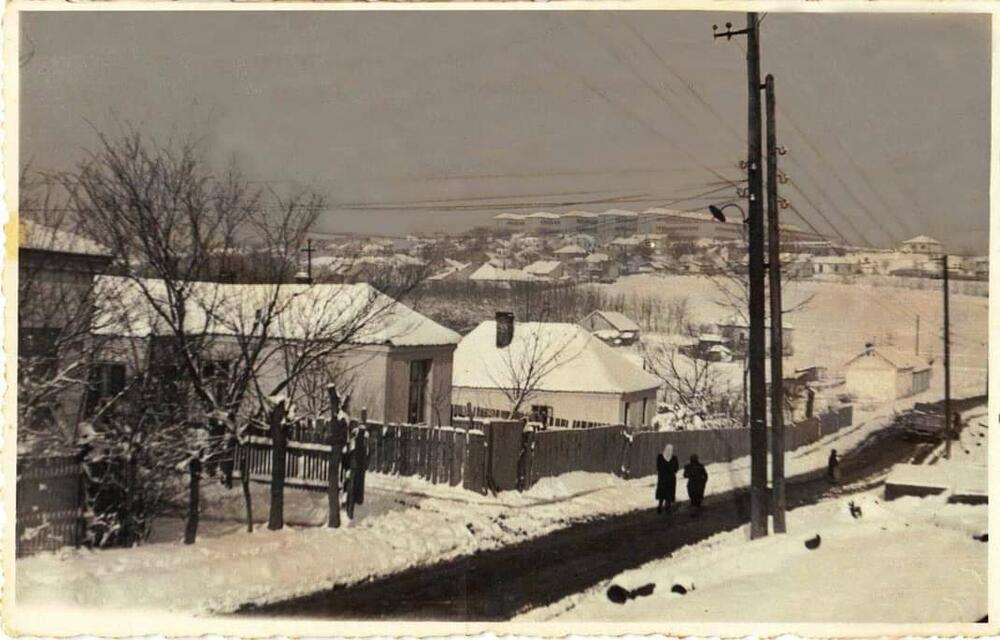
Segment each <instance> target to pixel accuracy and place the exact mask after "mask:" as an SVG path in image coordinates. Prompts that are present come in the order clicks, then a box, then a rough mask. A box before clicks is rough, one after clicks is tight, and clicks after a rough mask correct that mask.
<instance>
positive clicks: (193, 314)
mask: <svg viewBox="0 0 1000 640" xmlns="http://www.w3.org/2000/svg"><path fill="white" fill-rule="evenodd" d="M95 287H96V289H97V292H98V295H96V296H95V303H96V304H97V309H96V312H95V318H94V325H93V326H94V332H95V333H96V334H101V335H105V336H108V337H109V338H113V339H109V340H107V341H106V344H107V347H106V348H104V349H103V350H102V353H101V354H100V356H99V357H98V358H97V363H96V364H95V366H97V367H103V368H105V369H108V370H110V371H112V372H117V373H115V374H114V375H111V376H106V375H104V374H103V373H102V374H101V375H100V376H98V377H99V378H104V377H110V378H113V379H116V380H117V379H120V380H121V381H122V383H123V384H124V381H126V380H127V379H129V378H131V377H132V376H134V375H135V374H136V373H138V372H139V371H140V370H141V368H142V367H144V366H145V363H146V362H147V360H150V361H154V360H155V359H156V357H155V353H156V351H157V349H159V348H160V347H161V345H164V346H165V345H168V344H169V341H170V340H171V339H172V336H173V335H174V334H173V332H172V331H171V330H170V328H169V327H168V326H167V325H166V323H165V320H164V319H163V318H161V317H160V316H159V315H158V314H157V313H156V311H155V308H154V307H153V305H151V304H150V303H149V299H148V297H152V298H153V299H154V300H163V301H164V302H163V304H158V305H157V306H159V307H160V308H165V305H166V302H165V301H166V299H167V297H166V296H167V288H166V287H165V285H164V282H163V281H162V280H154V279H146V280H142V281H141V282H137V281H134V280H131V279H127V278H123V277H117V276H99V277H98V278H97V281H96V283H95ZM143 290H145V294H144V293H143ZM272 303H273V308H274V309H275V310H276V312H275V315H274V317H273V321H272V322H271V324H270V327H269V333H268V335H269V340H268V341H267V342H266V345H265V352H266V353H265V354H264V355H263V356H262V361H261V362H260V365H259V367H257V377H258V382H259V383H260V386H261V388H262V390H264V392H265V393H269V391H268V390H269V389H270V388H273V387H274V385H276V384H277V383H278V381H280V380H282V379H283V378H284V377H285V376H286V375H287V371H286V369H285V367H286V365H287V363H286V362H285V359H284V353H283V352H282V349H295V348H297V345H302V344H309V343H310V342H311V343H313V344H316V341H317V340H324V339H329V338H331V337H333V338H334V339H337V340H338V341H339V340H340V339H341V338H337V336H342V337H343V338H342V339H343V341H344V343H345V344H344V345H343V347H341V348H339V349H337V350H336V351H335V352H334V353H332V354H330V355H329V356H328V357H327V359H325V360H324V361H323V370H324V372H336V373H335V375H336V378H337V384H338V385H343V387H346V389H347V392H348V393H350V394H351V397H352V403H353V404H354V406H356V407H357V408H359V409H360V408H362V407H365V408H367V409H368V415H369V416H370V417H371V418H372V419H373V420H377V421H382V420H386V421H390V422H410V423H417V422H421V423H431V424H435V423H436V424H441V423H444V422H447V421H448V420H449V419H450V417H451V414H450V399H451V377H452V371H451V369H452V353H453V352H454V350H455V345H456V344H458V341H459V339H460V338H461V336H459V334H457V333H455V332H454V331H452V330H451V329H448V328H446V327H443V326H441V325H439V324H438V323H436V322H434V321H433V320H431V319H430V318H428V317H426V316H424V315H422V314H420V313H418V312H416V311H414V310H412V309H410V308H409V307H407V306H406V305H403V304H402V303H400V302H397V301H395V300H393V299H392V298H390V297H389V296H386V295H384V294H382V293H380V292H379V291H378V290H376V289H375V288H374V287H372V286H371V285H369V284H367V283H358V284H313V285H306V284H283V285H272V284H220V283H214V282H194V283H191V291H190V295H189V298H188V301H187V304H186V306H185V313H186V317H185V333H187V334H189V335H191V336H196V337H198V338H199V339H203V340H206V341H207V343H206V347H205V352H204V353H205V356H204V358H203V359H204V362H203V363H202V364H203V365H211V366H212V367H213V368H215V369H219V370H228V369H229V363H231V362H234V361H238V360H239V358H240V357H241V353H242V351H241V348H240V337H241V336H247V335H254V334H253V333H250V332H258V331H261V328H260V326H259V324H258V321H257V317H258V316H257V311H258V310H259V309H264V308H268V305H270V304H272ZM154 364H155V363H154ZM296 386H297V387H298V391H296V390H294V389H292V390H291V391H290V395H291V397H292V400H293V402H295V403H299V401H300V400H302V398H300V397H299V396H300V394H309V393H312V392H313V391H311V390H310V388H309V387H308V386H307V385H304V384H303V385H296ZM290 389H291V388H290ZM111 391H114V390H111Z"/></svg>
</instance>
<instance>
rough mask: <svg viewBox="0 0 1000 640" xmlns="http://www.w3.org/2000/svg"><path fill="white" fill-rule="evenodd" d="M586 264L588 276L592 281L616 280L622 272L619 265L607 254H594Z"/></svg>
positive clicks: (585, 260)
mask: <svg viewBox="0 0 1000 640" xmlns="http://www.w3.org/2000/svg"><path fill="white" fill-rule="evenodd" d="M584 262H585V263H586V265H587V275H588V276H589V277H590V278H591V279H592V280H602V281H607V280H614V279H615V278H617V277H618V274H619V272H620V270H619V268H618V264H617V263H616V262H615V261H613V260H612V259H611V257H610V256H609V255H608V254H606V253H592V254H590V255H589V256H587V257H586V258H584Z"/></svg>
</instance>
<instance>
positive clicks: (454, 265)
mask: <svg viewBox="0 0 1000 640" xmlns="http://www.w3.org/2000/svg"><path fill="white" fill-rule="evenodd" d="M444 263H445V266H444V268H443V269H441V270H439V271H437V272H436V273H434V274H433V275H431V276H429V277H428V278H427V279H428V280H431V281H435V282H439V281H441V280H448V281H457V280H468V279H469V276H470V275H472V272H473V271H474V270H475V265H474V264H473V263H471V262H459V261H457V260H451V259H449V258H445V259H444Z"/></svg>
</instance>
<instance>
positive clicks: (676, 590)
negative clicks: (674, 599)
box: [670, 584, 688, 595]
mask: <svg viewBox="0 0 1000 640" xmlns="http://www.w3.org/2000/svg"><path fill="white" fill-rule="evenodd" d="M687 592H688V590H687V589H685V588H684V585H682V584H675V585H674V586H672V587H670V593H679V594H681V595H684V594H685V593H687Z"/></svg>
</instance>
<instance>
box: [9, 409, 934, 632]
mask: <svg viewBox="0 0 1000 640" xmlns="http://www.w3.org/2000/svg"><path fill="white" fill-rule="evenodd" d="M928 398H929V396H926V394H925V396H923V397H916V398H911V399H908V400H907V401H903V402H900V403H898V404H897V405H896V406H895V407H891V406H887V407H883V408H881V409H880V410H879V411H877V412H864V411H859V412H857V413H856V414H855V425H854V426H852V427H847V428H845V429H843V430H841V431H840V432H839V433H836V434H832V435H830V436H828V437H827V438H825V439H824V440H822V441H820V442H817V443H814V444H813V445H810V446H808V447H803V448H801V449H799V450H796V451H795V452H792V453H790V454H789V456H788V462H787V469H788V473H789V475H792V474H796V473H801V472H805V471H809V470H812V469H820V468H822V467H823V466H824V465H825V463H826V456H827V454H828V452H829V449H830V448H831V447H833V448H836V449H838V450H839V451H847V450H850V449H851V448H852V447H854V446H856V445H857V444H858V443H860V442H861V441H862V440H863V439H864V438H865V437H866V436H867V435H868V434H870V433H872V432H874V431H876V430H877V429H879V428H881V427H883V426H885V425H886V424H887V423H888V422H889V421H891V419H892V415H893V411H894V410H902V409H904V408H906V407H907V406H909V405H912V403H913V402H914V401H916V400H921V399H928ZM708 472H709V474H710V477H709V484H708V493H709V494H712V493H719V492H723V491H726V490H728V489H731V488H734V487H741V486H746V484H747V482H748V478H749V462H748V459H747V458H741V459H738V460H735V461H732V462H730V463H725V464H713V465H710V466H709V468H708ZM654 483H655V479H654V478H652V477H649V478H642V479H635V480H623V479H621V478H616V477H613V476H609V475H604V474H589V473H571V474H566V475H563V476H559V477H557V478H547V479H543V480H542V481H540V482H539V483H538V484H536V485H535V486H534V487H532V488H531V490H529V491H526V492H524V493H517V492H503V493H500V494H499V495H496V496H492V495H491V496H481V495H478V494H473V493H470V492H468V491H464V490H461V489H458V488H451V487H444V486H437V485H432V484H430V483H427V482H424V481H421V480H419V479H415V478H401V477H388V476H380V475H377V474H372V475H370V476H369V483H368V490H367V492H366V493H367V496H366V501H365V504H364V505H363V506H360V507H359V508H358V511H357V512H356V514H355V519H354V521H352V522H350V523H349V524H348V525H347V526H345V527H343V528H341V529H337V530H334V529H327V528H325V527H323V526H321V525H322V523H323V521H324V520H325V501H326V497H325V495H324V494H322V493H309V492H303V491H291V490H289V491H287V492H286V509H287V514H288V522H289V523H290V526H288V527H286V528H285V529H284V530H282V531H277V532H273V531H268V530H266V529H264V528H263V527H261V526H258V527H257V528H256V530H255V531H254V532H253V533H252V534H250V533H247V532H246V531H245V530H244V529H243V527H242V526H241V524H240V520H241V519H242V517H243V515H242V504H241V498H240V491H239V489H233V490H231V491H229V492H225V495H222V494H223V493H224V492H223V491H222V490H221V489H220V488H211V489H206V495H205V497H204V503H205V505H206V513H205V516H204V517H205V526H204V528H203V535H202V537H201V538H200V539H199V540H198V542H197V543H196V544H194V545H183V544H181V543H180V542H179V541H178V540H179V538H180V530H179V528H178V527H173V528H171V527H170V526H169V525H170V523H169V522H167V523H166V524H167V525H168V526H167V527H166V528H165V529H163V530H161V531H160V533H159V534H158V535H159V538H160V539H161V540H165V541H163V542H160V543H156V544H148V545H145V546H142V547H137V548H134V549H112V550H104V551H87V550H74V549H64V550H62V551H59V552H56V553H46V554H40V555H38V556H34V557H30V558H25V559H21V560H19V561H18V562H17V565H16V585H15V586H16V590H15V592H16V598H17V603H18V607H19V609H20V610H21V612H22V613H25V612H30V611H32V607H33V606H39V605H40V606H42V607H49V606H62V607H65V608H68V609H70V610H73V609H75V610H80V609H89V610H93V609H96V608H100V609H102V610H107V609H123V610H124V609H134V610H146V611H165V610H166V611H177V612H186V613H198V614H204V613H211V612H226V611H232V610H234V609H236V608H238V607H239V606H240V605H242V604H246V603H251V602H255V603H264V602H274V601H278V600H283V599H287V598H290V597H293V596H297V595H302V594H307V593H311V592H315V591H319V590H323V589H327V588H330V587H332V586H334V585H337V584H350V583H354V582H358V581H362V580H366V579H369V578H372V577H378V576H383V575H388V574H392V573H395V572H398V571H402V570H404V569H409V568H412V567H415V566H421V565H426V564H431V563H434V562H439V561H443V560H447V559H449V558H454V557H458V556H461V555H465V554H470V553H474V552H476V551H480V550H485V549H494V548H498V547H501V546H504V545H509V544H513V543H517V542H521V541H524V540H527V539H530V538H533V537H537V536H541V535H544V534H546V533H550V532H552V531H554V530H557V529H559V528H562V527H565V526H567V525H568V524H570V523H573V522H579V521H584V520H588V519H591V518H594V517H598V516H602V515H610V514H620V513H626V512H629V511H633V510H635V509H642V508H650V507H651V506H653V505H654V504H655V503H654V501H653V486H654ZM255 493H256V495H255V500H254V510H255V512H256V514H257V515H258V517H261V518H262V517H263V516H264V515H265V514H266V511H267V505H268V501H267V494H266V490H265V487H264V486H263V485H260V486H257V487H256V488H255ZM25 615H28V614H27V613H25Z"/></svg>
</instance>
